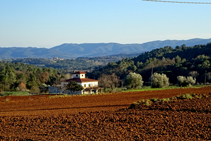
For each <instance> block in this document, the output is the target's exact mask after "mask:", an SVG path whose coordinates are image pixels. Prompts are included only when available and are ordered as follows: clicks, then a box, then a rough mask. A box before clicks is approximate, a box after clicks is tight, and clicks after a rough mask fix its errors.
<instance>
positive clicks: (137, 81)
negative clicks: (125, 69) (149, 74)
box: [125, 72, 144, 88]
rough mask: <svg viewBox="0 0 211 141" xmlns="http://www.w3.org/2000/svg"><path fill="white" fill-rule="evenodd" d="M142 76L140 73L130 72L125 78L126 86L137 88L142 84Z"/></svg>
mask: <svg viewBox="0 0 211 141" xmlns="http://www.w3.org/2000/svg"><path fill="white" fill-rule="evenodd" d="M143 82H144V81H142V76H141V75H140V74H136V73H132V72H130V73H129V74H128V75H127V76H126V78H125V84H126V86H127V88H138V87H142V86H143Z"/></svg>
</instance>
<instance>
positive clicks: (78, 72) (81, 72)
mask: <svg viewBox="0 0 211 141" xmlns="http://www.w3.org/2000/svg"><path fill="white" fill-rule="evenodd" d="M73 74H86V73H85V72H83V71H77V72H74V73H73Z"/></svg>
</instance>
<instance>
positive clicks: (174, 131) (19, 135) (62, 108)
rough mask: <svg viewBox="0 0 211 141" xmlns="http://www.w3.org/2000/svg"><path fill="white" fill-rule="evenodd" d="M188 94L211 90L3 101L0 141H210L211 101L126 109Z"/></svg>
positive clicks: (188, 101)
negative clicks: (156, 99)
mask: <svg viewBox="0 0 211 141" xmlns="http://www.w3.org/2000/svg"><path fill="white" fill-rule="evenodd" d="M186 93H197V94H207V93H211V87H204V88H194V89H191V88H188V89H170V90H160V91H145V92H126V93H114V94H105V95H89V96H71V97H64V98H49V96H48V95H41V96H11V97H1V98H0V140H144V139H145V140H211V98H210V97H208V98H206V97H203V98H201V99H192V100H183V101H179V100H177V101H173V102H170V103H168V104H162V105H152V107H151V108H146V107H144V108H141V107H139V108H135V109H127V108H128V107H129V106H130V104H131V103H133V102H136V101H138V100H140V99H149V98H154V97H157V98H168V97H172V96H175V95H179V94H186ZM178 105H180V106H178ZM169 107H171V108H169ZM122 108H125V109H123V110H119V109H122Z"/></svg>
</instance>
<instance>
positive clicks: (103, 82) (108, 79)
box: [99, 73, 119, 91]
mask: <svg viewBox="0 0 211 141" xmlns="http://www.w3.org/2000/svg"><path fill="white" fill-rule="evenodd" d="M118 84H119V77H118V76H117V75H116V74H115V73H113V74H112V75H107V74H103V75H101V76H100V78H99V85H100V86H103V88H104V91H105V89H106V88H111V89H112V90H113V89H114V88H115V87H118Z"/></svg>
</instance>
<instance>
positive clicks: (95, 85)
mask: <svg viewBox="0 0 211 141" xmlns="http://www.w3.org/2000/svg"><path fill="white" fill-rule="evenodd" d="M85 84H86V88H87V87H98V82H82V83H81V84H80V85H81V86H83V87H84V85H85ZM89 84H90V86H89Z"/></svg>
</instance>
